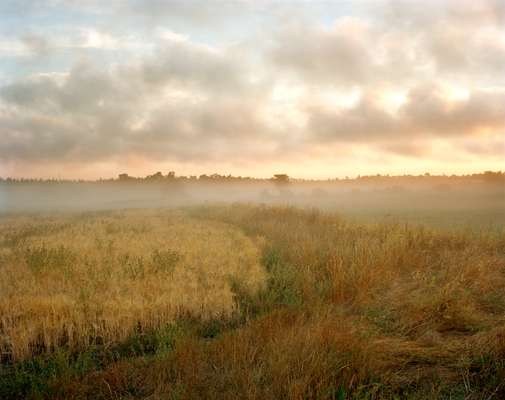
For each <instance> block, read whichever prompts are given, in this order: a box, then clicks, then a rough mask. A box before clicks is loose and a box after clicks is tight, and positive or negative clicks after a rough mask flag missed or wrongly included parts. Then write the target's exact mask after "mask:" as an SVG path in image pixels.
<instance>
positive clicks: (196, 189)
mask: <svg viewBox="0 0 505 400" xmlns="http://www.w3.org/2000/svg"><path fill="white" fill-rule="evenodd" d="M231 203H252V204H262V205H291V206H298V207H310V208H317V209H321V210H325V211H336V212H340V213H342V214H343V215H346V216H349V217H352V218H358V219H360V218H367V219H370V218H372V219H374V220H377V219H379V220H381V219H388V220H394V219H400V218H403V219H405V218H406V219H410V220H422V221H426V220H427V219H431V220H437V221H438V220H439V219H440V216H442V217H443V218H446V217H447V215H452V216H453V218H452V220H451V223H453V224H454V223H456V224H457V223H460V224H464V223H466V222H472V223H475V222H478V223H479V224H503V222H505V186H504V185H503V182H502V180H498V179H495V180H491V181H490V180H486V179H476V178H470V177H424V176H422V177H421V176H420V177H397V178H394V177H364V178H361V179H348V180H335V181H296V180H295V181H291V182H278V181H275V180H252V179H251V180H249V179H237V180H236V181H234V180H231V181H226V180H224V181H221V180H209V181H203V180H196V179H195V180H192V179H172V180H167V179H163V180H160V181H153V182H149V181H145V180H131V181H126V182H123V181H119V180H110V181H98V182H65V181H64V182H59V181H44V182H37V181H2V182H0V214H3V215H6V214H7V215H8V214H12V213H16V214H17V213H26V212H30V213H34V212H35V213H39V212H80V211H93V210H118V209H127V208H160V207H162V208H165V207H185V206H196V205H211V204H231ZM443 218H442V219H443Z"/></svg>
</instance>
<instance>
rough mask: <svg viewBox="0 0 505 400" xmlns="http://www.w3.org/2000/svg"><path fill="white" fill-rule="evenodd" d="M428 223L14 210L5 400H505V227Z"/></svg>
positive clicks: (8, 239)
mask: <svg viewBox="0 0 505 400" xmlns="http://www.w3.org/2000/svg"><path fill="white" fill-rule="evenodd" d="M463 214H464V213H461V214H458V215H449V216H447V215H446V216H445V218H446V219H447V220H450V218H454V220H457V219H461V218H462V216H463ZM474 219H476V220H478V219H479V218H478V217H476V218H474ZM414 220H415V223H412V222H406V221H407V219H402V218H400V217H398V218H394V219H385V218H379V219H378V218H366V217H365V216H363V215H361V216H359V218H358V217H356V216H352V217H346V216H345V215H340V214H338V213H336V212H334V211H318V210H314V209H301V208H295V207H289V206H271V205H269V206H266V205H263V206H262V205H244V204H242V205H238V204H237V205H222V206H217V205H215V206H192V207H187V208H179V209H149V210H145V209H138V210H134V209H131V210H115V211H95V212H86V213H83V212H67V213H55V212H45V213H34V214H5V215H3V216H1V217H0V276H1V279H0V353H1V361H0V398H2V399H15V398H34V399H67V398H75V399H85V398H89V399H217V398H223V399H338V400H341V399H403V398H412V399H426V398H430V399H500V398H504V397H505V234H504V233H505V232H504V230H503V228H500V227H499V226H498V227H497V226H492V227H484V226H480V225H479V226H477V227H476V228H475V229H442V228H440V227H438V226H435V225H433V224H431V225H432V226H430V224H429V223H428V224H420V223H418V222H419V220H422V218H421V217H420V216H417V217H416V219H414ZM470 220H472V218H470ZM428 222H429V219H428ZM448 224H449V225H450V223H448Z"/></svg>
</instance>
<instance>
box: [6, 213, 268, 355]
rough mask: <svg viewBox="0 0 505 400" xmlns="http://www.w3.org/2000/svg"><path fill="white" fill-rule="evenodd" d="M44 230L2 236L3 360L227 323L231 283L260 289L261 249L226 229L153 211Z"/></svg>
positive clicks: (70, 220) (15, 229)
mask: <svg viewBox="0 0 505 400" xmlns="http://www.w3.org/2000/svg"><path fill="white" fill-rule="evenodd" d="M44 224H45V225H39V224H38V223H37V222H34V223H33V222H32V223H30V224H28V225H27V224H26V223H24V222H20V223H19V224H18V223H16V221H13V222H12V223H10V224H8V225H7V226H6V225H3V226H2V228H1V231H0V232H1V235H2V236H1V238H2V239H3V240H2V242H1V243H2V264H1V266H0V273H1V274H2V279H1V280H0V351H1V353H2V354H3V358H4V359H10V360H13V361H16V360H20V359H25V358H27V357H30V356H31V355H36V354H40V353H42V352H52V351H55V350H57V349H59V348H60V347H64V348H68V349H70V350H78V349H84V348H85V347H86V346H89V345H92V344H96V343H100V344H104V345H111V344H113V343H117V342H118V341H121V340H125V339H126V338H127V337H129V336H130V335H131V334H132V333H135V332H139V331H149V330H152V329H154V328H157V327H160V326H163V325H164V324H166V323H168V322H171V321H173V320H174V319H175V318H176V317H177V316H178V315H180V314H191V315H193V316H197V317H201V318H204V319H208V318H215V317H217V316H225V317H226V316H228V317H229V316H230V315H231V314H232V313H234V312H235V310H236V303H235V300H234V294H233V292H232V290H231V284H230V282H231V281H232V280H240V281H241V282H243V283H244V284H245V286H246V287H247V289H248V290H250V291H254V290H257V289H258V288H259V287H260V286H261V285H262V282H263V280H264V271H263V269H262V267H261V266H260V263H259V251H258V249H257V247H256V246H255V244H254V243H253V242H252V241H251V240H250V239H248V238H247V237H245V236H244V235H243V234H242V233H241V232H240V231H239V230H237V229H234V228H231V227H229V226H227V225H224V224H220V223H202V222H198V221H195V220H191V219H188V218H185V217H183V216H182V215H181V214H180V213H174V212H161V213H154V212H147V211H146V212H122V213H113V214H106V215H103V214H99V215H91V216H87V217H84V218H82V217H81V218H76V217H73V216H58V217H54V219H52V220H50V221H49V222H47V221H46V222H45V223H44ZM57 226H59V228H58V229H55V227H57Z"/></svg>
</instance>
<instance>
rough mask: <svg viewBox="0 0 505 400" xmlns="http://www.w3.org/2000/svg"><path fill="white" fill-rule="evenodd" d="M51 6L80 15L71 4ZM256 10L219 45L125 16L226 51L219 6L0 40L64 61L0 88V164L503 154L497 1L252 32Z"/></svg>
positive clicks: (156, 4) (7, 48)
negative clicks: (446, 148)
mask: <svg viewBox="0 0 505 400" xmlns="http://www.w3.org/2000/svg"><path fill="white" fill-rule="evenodd" d="M51 4H52V7H53V9H59V8H60V7H63V8H71V9H72V10H74V12H79V10H80V11H81V12H84V11H83V10H82V9H81V8H80V6H79V4H78V3H72V2H70V3H69V2H61V1H60V2H56V3H51ZM226 4H228V3H226ZM265 4H266V3H263V4H262V5H260V6H257V5H253V4H252V3H249V2H245V3H233V4H232V5H226V6H225V9H226V10H224V11H225V14H226V13H228V14H229V15H232V14H233V15H234V18H236V20H235V21H234V24H235V25H239V26H240V25H244V30H243V32H242V35H243V36H244V37H245V39H240V40H233V39H234V38H232V39H229V40H226V41H222V42H216V43H214V42H213V41H212V40H206V39H208V37H203V38H202V37H200V38H199V40H196V39H195V36H197V37H198V35H196V34H195V32H196V31H195V30H191V29H189V30H186V31H184V30H177V29H174V28H173V27H172V26H171V25H170V24H169V23H167V24H162V25H158V22H156V23H154V24H153V26H152V27H150V28H152V29H144V28H142V29H137V30H135V29H132V31H131V32H128V30H124V29H120V28H119V26H120V25H121V20H122V18H123V17H124V18H126V19H127V20H129V18H134V13H133V11H134V10H137V11H139V12H142V13H143V15H150V16H151V17H152V18H156V21H161V20H163V18H157V17H158V16H163V15H168V14H170V13H172V14H171V16H170V18H168V19H167V21H175V20H176V19H177V20H178V21H179V23H181V22H182V23H183V22H187V21H197V20H200V21H202V23H204V25H202V26H206V27H207V28H205V27H204V28H201V29H203V30H204V31H205V30H208V29H210V28H209V27H212V29H216V31H220V32H221V34H222V35H224V36H226V37H228V38H230V37H231V36H232V35H233V32H235V31H233V30H232V31H228V27H229V26H228V25H227V24H228V22H227V21H226V18H225V19H221V17H220V16H219V15H217V14H218V11H219V10H218V9H217V8H216V7H215V6H213V7H211V6H210V5H208V4H206V5H202V6H201V7H197V6H196V5H195V3H191V2H190V3H187V2H184V3H183V2H169V3H167V2H161V1H149V2H142V3H141V2H117V3H114V4H113V6H114V10H116V11H117V13H118V14H117V18H116V19H117V20H118V22H117V23H114V24H112V27H111V28H110V29H108V27H107V23H106V22H107V21H109V19H108V18H109V17H110V15H109V14H110V13H108V12H106V10H104V9H103V8H102V7H101V6H100V3H99V2H95V3H89V4H88V5H87V7H86V9H85V12H86V15H87V16H89V14H92V15H100V18H102V16H103V15H105V17H103V18H105V19H103V20H102V19H100V21H101V23H100V24H95V25H93V24H90V23H89V20H86V24H84V23H79V24H76V26H75V27H71V28H69V26H68V24H67V25H66V26H65V27H64V28H61V27H60V28H61V30H58V29H56V28H55V29H54V30H52V31H49V30H44V29H43V28H41V29H39V30H28V29H27V30H26V32H24V33H23V34H22V35H19V37H18V38H17V39H12V36H9V37H7V36H5V37H4V38H3V39H0V54H11V55H13V56H14V57H17V56H20V55H22V54H24V56H26V54H30V55H35V56H43V57H42V59H43V61H44V60H45V61H44V62H48V63H49V64H51V63H56V64H57V61H56V60H58V59H59V58H58V57H63V58H64V61H65V63H64V64H65V65H71V67H61V68H60V70H58V68H56V70H58V71H57V72H55V70H54V69H53V70H51V71H49V72H48V71H47V70H48V69H50V68H49V67H48V66H47V65H45V64H44V62H41V61H38V63H41V65H42V66H43V67H44V68H41V70H40V71H39V70H36V71H35V72H33V73H27V74H25V75H19V76H16V77H15V78H11V79H9V80H8V82H9V83H8V84H5V85H4V86H3V87H0V134H1V139H2V140H1V141H0V160H1V161H0V163H1V162H4V161H9V162H18V163H28V162H34V163H36V162H43V161H48V160H51V161H54V160H61V162H70V161H80V162H99V161H104V160H108V159H112V158H115V157H120V156H132V157H141V158H142V157H143V158H145V159H149V160H159V161H160V162H162V161H163V162H164V161H174V162H175V161H176V162H195V163H196V162H202V163H204V162H216V163H218V162H224V161H226V162H227V163H228V164H233V163H237V164H238V163H242V162H244V160H255V161H258V160H262V161H264V162H265V163H275V162H277V161H279V160H280V159H282V160H301V159H307V158H311V157H313V158H314V157H315V158H318V157H322V154H325V152H327V153H331V152H334V151H335V149H336V148H340V149H344V150H341V151H343V152H347V153H348V154H350V155H351V154H352V152H353V148H354V147H363V146H366V147H367V149H368V150H369V151H370V152H372V153H373V152H375V153H376V155H377V158H380V157H379V156H378V155H384V157H386V156H387V155H388V154H395V155H403V156H405V157H417V158H420V157H428V158H429V157H435V156H436V157H439V155H438V154H435V153H434V152H432V151H431V149H432V148H433V147H436V146H435V145H434V143H436V142H437V141H444V142H449V143H456V142H457V141H461V140H468V143H469V144H468V145H465V146H463V147H462V148H464V151H465V152H467V153H472V152H473V153H472V154H475V155H476V156H478V155H481V156H486V155H487V154H489V153H490V152H493V148H496V152H498V151H502V150H501V148H500V147H499V146H494V145H488V144H489V143H496V141H500V139H499V138H500V135H502V134H505V106H504V104H505V76H503V75H502V74H500V71H502V70H505V31H504V28H503V26H502V25H500V23H501V22H503V21H504V20H505V19H504V18H505V17H504V14H503V9H504V7H502V6H501V3H500V2H493V1H490V2H484V3H483V4H484V5H482V6H474V5H473V4H474V3H468V4H467V5H465V6H464V7H459V8H458V7H456V6H454V4H453V3H451V2H448V3H447V4H445V3H444V5H443V6H439V5H438V3H437V4H435V3H433V4H431V3H430V4H428V5H427V6H426V7H420V6H418V5H415V6H414V5H413V7H414V9H411V8H410V7H407V6H406V3H405V4H404V3H401V2H400V3H398V2H394V3H387V5H385V3H381V7H382V11H383V12H382V13H371V14H370V11H369V10H368V12H369V14H366V13H365V14H363V15H351V16H342V15H337V16H336V17H335V18H333V19H332V21H331V22H328V20H321V19H319V20H317V19H313V18H292V19H286V18H280V19H277V16H276V17H275V19H274V21H275V23H272V21H270V22H269V24H266V25H265V24H264V23H265V22H266V20H261V23H259V22H258V20H257V19H255V17H256V16H257V15H258V13H260V14H261V15H264V13H265V12H266V11H265ZM275 4H277V3H275ZM409 4H410V3H409ZM141 5H142V6H143V7H145V8H144V9H142V11H140V9H139V7H141ZM169 5H170V7H169ZM34 7H35V6H34ZM300 7H302V8H303V7H306V6H305V5H302V6H300ZM35 8H36V12H37V13H40V12H42V11H41V10H40V9H39V8H38V7H35ZM418 9H419V10H418ZM100 10H102V11H103V13H102V14H101V13H100ZM417 11H419V12H417ZM151 17H149V18H151ZM96 18H99V17H96ZM175 25H177V24H175V23H174V26H175ZM182 25H184V24H182ZM186 25H188V24H187V23H186ZM189 25H190V24H189ZM221 25H223V26H224V25H226V27H223V26H221ZM132 26H133V25H132ZM177 26H181V24H179V25H177ZM258 30H259V31H261V32H258ZM60 31H64V32H67V31H68V32H70V33H69V34H68V35H67V36H65V37H58V35H57V32H60ZM199 32H201V31H199ZM255 38H256V39H258V38H259V39H261V41H259V42H255V41H254V40H253V39H255ZM462 43H464V46H462V45H461V44H462ZM63 50H64V51H63ZM31 61H32V60H30V62H31ZM33 64H34V67H33V68H36V67H37V65H39V64H37V63H35V62H34V63H33ZM62 65H63V64H62ZM13 76H14V75H13ZM6 82H7V80H6ZM497 138H498V139H497Z"/></svg>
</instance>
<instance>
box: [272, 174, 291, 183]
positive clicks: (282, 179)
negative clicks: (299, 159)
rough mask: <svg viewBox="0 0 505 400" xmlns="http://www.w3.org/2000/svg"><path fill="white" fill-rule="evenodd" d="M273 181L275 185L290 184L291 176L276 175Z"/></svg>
mask: <svg viewBox="0 0 505 400" xmlns="http://www.w3.org/2000/svg"><path fill="white" fill-rule="evenodd" d="M273 179H274V182H275V183H279V184H285V183H288V182H289V176H288V175H286V174H275V175H274V178H273Z"/></svg>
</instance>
